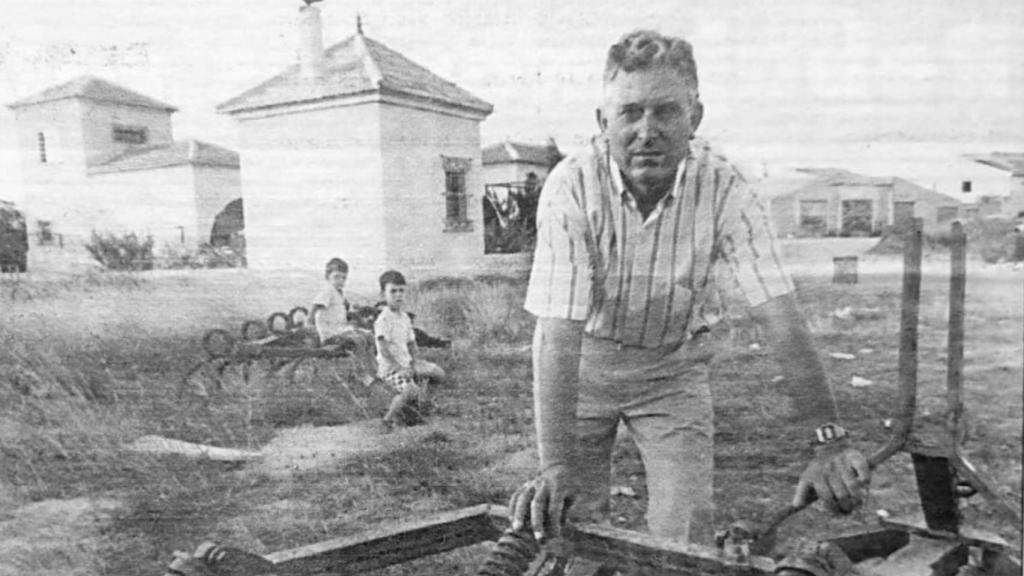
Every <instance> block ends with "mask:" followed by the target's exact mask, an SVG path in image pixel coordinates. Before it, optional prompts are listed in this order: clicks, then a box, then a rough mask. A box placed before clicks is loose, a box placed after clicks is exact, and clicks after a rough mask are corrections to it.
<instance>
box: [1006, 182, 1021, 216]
mask: <svg viewBox="0 0 1024 576" xmlns="http://www.w3.org/2000/svg"><path fill="white" fill-rule="evenodd" d="M1022 211H1024V176H1014V177H1012V178H1011V179H1010V194H1009V196H1008V197H1007V199H1006V202H1005V203H1004V204H1003V212H1004V213H1005V214H1006V215H1008V216H1013V217H1017V215H1018V214H1020V213H1021V212H1022Z"/></svg>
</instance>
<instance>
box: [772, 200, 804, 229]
mask: <svg viewBox="0 0 1024 576" xmlns="http://www.w3.org/2000/svg"><path fill="white" fill-rule="evenodd" d="M769 206H770V208H769V210H770V212H771V216H772V223H773V224H774V225H775V234H776V235H777V236H778V237H779V238H789V237H794V236H803V234H802V233H801V231H800V212H799V206H798V202H796V201H795V199H794V197H793V196H789V195H787V196H779V197H776V198H772V199H771V203H770V204H769Z"/></svg>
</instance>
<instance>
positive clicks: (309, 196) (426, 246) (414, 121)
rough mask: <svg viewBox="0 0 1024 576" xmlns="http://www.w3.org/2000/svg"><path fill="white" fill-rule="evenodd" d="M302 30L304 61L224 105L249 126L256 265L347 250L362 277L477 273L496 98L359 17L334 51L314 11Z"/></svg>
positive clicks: (244, 137) (251, 243)
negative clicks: (402, 47) (397, 46)
mask: <svg viewBox="0 0 1024 576" xmlns="http://www.w3.org/2000/svg"><path fill="white" fill-rule="evenodd" d="M299 36H300V43H299V46H300V48H299V62H298V63H296V64H294V65H292V66H290V67H288V68H287V69H285V70H284V71H282V72H280V73H279V74H277V75H275V76H273V77H271V78H270V79H268V80H267V81H265V82H263V83H261V84H259V85H258V86H255V87H254V88H252V89H250V90H247V91H246V92H244V93H242V94H240V95H238V96H236V97H234V98H232V99H230V100H228V101H226V102H224V103H223V104H221V105H219V106H218V107H217V110H218V112H221V113H223V114H228V115H230V116H232V117H233V118H235V119H236V120H237V121H238V129H239V139H238V141H239V143H240V152H241V157H242V189H243V191H244V194H245V221H246V242H247V249H248V261H249V265H250V266H251V267H255V268H284V267H301V268H305V269H316V270H319V269H320V268H321V267H322V266H323V263H324V262H325V261H326V260H328V259H329V258H331V257H334V256H339V257H341V258H344V259H346V260H347V261H349V263H350V264H351V265H352V271H351V273H350V276H351V277H352V279H353V281H355V282H357V283H359V284H360V285H363V286H368V285H371V284H372V283H373V281H374V280H375V278H376V277H377V276H378V275H379V274H380V273H381V272H382V271H383V270H384V269H387V268H396V269H398V270H401V271H402V272H404V273H406V274H407V275H408V276H410V277H412V278H415V279H421V278H423V277H426V276H438V275H447V274H456V273H464V272H467V271H473V270H479V269H480V267H481V266H482V264H483V259H484V250H483V225H482V222H481V221H480V215H481V211H482V210H481V196H482V192H483V188H484V181H483V175H482V171H481V164H480V122H482V121H483V120H484V119H485V118H486V117H487V116H488V115H489V114H490V113H491V111H492V106H491V105H490V104H488V103H487V102H485V101H483V100H481V99H480V98H477V97H476V96H474V95H472V94H470V93H469V92H467V91H466V90H464V89H462V88H460V87H458V86H456V85H455V84H453V83H451V82H449V81H447V80H444V79H443V78H440V77H439V76H437V75H436V74H434V73H432V72H431V71H429V70H427V69H426V68H424V67H422V66H420V65H418V64H416V63H414V62H412V61H411V60H409V59H408V58H406V57H405V56H403V55H402V54H399V53H398V52H395V51H394V50H391V49H390V48H388V47H387V46H384V45H383V44H381V43H380V42H377V41H375V40H372V39H371V38H368V37H366V36H365V35H364V34H363V31H362V27H361V26H359V27H358V29H357V33H356V34H355V35H353V36H351V37H349V38H347V39H345V40H343V41H341V42H339V43H337V44H335V45H334V46H331V47H330V48H327V49H326V50H325V49H324V47H323V33H322V29H321V19H320V11H319V9H318V8H317V7H316V6H304V7H301V8H300V13H299Z"/></svg>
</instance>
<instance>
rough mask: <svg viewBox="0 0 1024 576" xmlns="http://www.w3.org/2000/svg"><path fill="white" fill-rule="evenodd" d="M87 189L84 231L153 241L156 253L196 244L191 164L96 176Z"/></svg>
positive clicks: (90, 179) (193, 178) (196, 233)
mask: <svg viewBox="0 0 1024 576" xmlns="http://www.w3.org/2000/svg"><path fill="white" fill-rule="evenodd" d="M89 184H90V186H89V191H90V196H91V197H92V202H91V203H90V205H91V210H89V212H90V213H91V217H92V222H91V226H90V228H89V230H90V231H91V229H92V227H95V228H96V230H97V231H100V232H113V233H117V234H123V233H127V232H135V233H138V234H142V235H150V236H153V240H154V250H155V251H156V253H157V254H159V253H160V251H161V249H162V248H163V247H164V245H170V246H172V247H175V248H185V249H191V248H194V247H195V246H196V244H197V243H198V241H199V240H200V234H199V230H198V228H197V226H196V223H197V221H198V219H197V217H196V201H195V197H196V189H195V186H196V182H195V174H194V170H193V167H192V166H191V165H188V164H186V165H182V166H172V167H169V168H158V169H156V170H137V171H133V172H110V173H104V174H96V175H93V176H92V177H90V178H89Z"/></svg>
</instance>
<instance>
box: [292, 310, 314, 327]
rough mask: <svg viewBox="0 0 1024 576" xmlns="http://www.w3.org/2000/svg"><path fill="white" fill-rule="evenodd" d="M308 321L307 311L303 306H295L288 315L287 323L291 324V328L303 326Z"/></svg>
mask: <svg viewBox="0 0 1024 576" xmlns="http://www.w3.org/2000/svg"><path fill="white" fill-rule="evenodd" d="M308 319H309V310H307V309H306V307H305V306H296V307H295V308H292V310H291V312H289V313H288V321H289V322H290V323H291V327H292V328H297V327H299V326H303V325H305V324H306V320H308Z"/></svg>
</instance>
